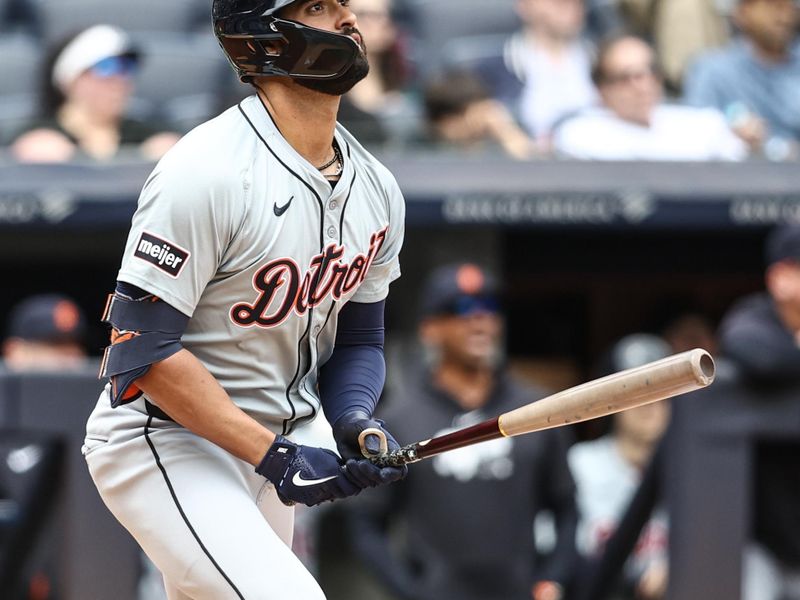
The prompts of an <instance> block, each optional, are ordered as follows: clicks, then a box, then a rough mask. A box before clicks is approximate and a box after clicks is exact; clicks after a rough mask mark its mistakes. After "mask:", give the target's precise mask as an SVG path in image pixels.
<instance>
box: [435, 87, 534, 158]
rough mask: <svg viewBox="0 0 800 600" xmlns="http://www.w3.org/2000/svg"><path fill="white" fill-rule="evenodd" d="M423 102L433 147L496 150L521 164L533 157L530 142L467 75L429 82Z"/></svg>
mask: <svg viewBox="0 0 800 600" xmlns="http://www.w3.org/2000/svg"><path fill="white" fill-rule="evenodd" d="M424 102H425V112H426V115H427V119H428V130H429V136H430V141H431V142H433V143H434V144H436V145H440V146H442V147H444V148H453V149H460V150H466V151H485V150H487V149H488V148H491V147H493V146H494V147H497V146H499V148H500V149H501V150H502V151H503V152H505V153H506V154H507V155H508V156H511V157H513V158H516V159H520V160H524V159H527V158H532V157H533V156H534V155H535V147H534V143H533V140H532V139H531V138H529V137H528V135H527V134H526V133H525V132H524V131H523V130H522V129H521V128H520V127H519V126H518V125H517V124H516V122H515V121H514V118H513V117H512V116H511V113H510V112H509V111H508V110H506V108H505V107H504V106H503V105H502V104H501V103H500V102H498V101H497V100H492V99H491V98H490V97H489V93H488V92H487V90H486V88H485V87H484V86H483V84H482V83H481V82H480V80H479V79H477V78H476V77H475V76H473V75H471V74H469V73H465V72H453V73H447V74H444V75H442V76H441V77H436V78H434V79H432V80H431V82H430V83H429V84H428V85H427V86H426V87H425V91H424Z"/></svg>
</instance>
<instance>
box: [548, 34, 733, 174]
mask: <svg viewBox="0 0 800 600" xmlns="http://www.w3.org/2000/svg"><path fill="white" fill-rule="evenodd" d="M592 75H593V79H594V81H595V83H596V84H597V87H598V89H599V91H600V96H601V99H602V104H603V106H602V107H600V108H595V109H587V110H585V111H583V112H582V113H580V114H578V115H576V116H574V117H572V118H570V119H568V120H567V121H565V122H564V123H563V124H562V125H561V126H560V127H559V128H558V129H557V130H556V132H555V149H556V151H557V152H558V153H560V154H562V155H565V156H567V157H572V158H579V159H589V160H676V161H680V160H686V161H692V160H741V159H743V158H745V156H746V155H747V148H746V146H745V144H744V143H743V142H742V141H741V140H740V139H739V138H738V137H737V136H736V135H735V134H734V133H733V132H732V131H731V130H730V128H729V127H728V125H727V123H726V122H725V118H724V116H723V115H722V114H721V113H719V112H718V111H716V110H714V109H701V108H693V107H687V106H673V105H667V104H664V103H663V101H662V99H663V94H664V89H663V82H662V79H661V75H660V72H659V68H658V65H657V64H656V57H655V53H654V52H653V49H652V48H651V47H650V46H649V45H648V44H647V42H645V41H644V40H642V39H640V38H637V37H633V36H628V35H624V36H621V37H616V38H612V39H611V40H609V41H608V42H606V43H605V44H604V45H603V46H602V47H601V48H600V51H599V53H598V56H597V59H596V62H595V65H594V68H593V71H592Z"/></svg>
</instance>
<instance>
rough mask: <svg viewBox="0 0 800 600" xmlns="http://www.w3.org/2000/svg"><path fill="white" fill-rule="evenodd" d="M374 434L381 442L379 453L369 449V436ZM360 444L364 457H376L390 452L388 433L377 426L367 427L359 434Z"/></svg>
mask: <svg viewBox="0 0 800 600" xmlns="http://www.w3.org/2000/svg"><path fill="white" fill-rule="evenodd" d="M370 435H374V436H376V437H377V438H378V440H379V443H380V450H379V451H378V453H377V454H374V453H372V452H370V451H369V450H368V449H367V437H368V436H370ZM358 446H359V447H360V448H361V454H362V455H363V456H364V458H369V459H375V458H379V457H381V456H385V455H387V454H388V453H389V440H387V439H386V434H385V433H384V432H383V431H382V430H380V429H378V428H377V427H367V428H366V429H365V430H364V431H362V432H361V433H360V434H358Z"/></svg>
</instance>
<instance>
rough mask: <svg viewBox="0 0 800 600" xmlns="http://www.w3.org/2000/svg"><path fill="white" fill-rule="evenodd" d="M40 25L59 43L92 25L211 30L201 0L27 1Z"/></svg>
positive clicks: (169, 29)
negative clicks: (127, 0)
mask: <svg viewBox="0 0 800 600" xmlns="http://www.w3.org/2000/svg"><path fill="white" fill-rule="evenodd" d="M27 1H28V2H32V3H33V5H34V7H35V8H36V11H37V13H38V17H39V20H40V22H41V29H42V33H43V35H44V38H45V39H46V40H48V41H49V42H53V41H57V40H60V39H61V38H63V37H64V36H66V35H69V34H71V33H74V32H76V31H79V30H81V29H83V28H85V27H88V26H90V25H96V24H98V23H108V24H111V25H118V26H119V27H122V28H123V29H126V30H127V31H129V32H136V31H176V32H187V31H191V30H193V29H196V28H197V27H198V26H199V25H203V24H206V25H207V27H208V29H209V30H210V29H211V16H210V8H209V6H210V3H209V2H198V0H136V2H115V1H110V0H69V1H68V2H67V1H65V0H27Z"/></svg>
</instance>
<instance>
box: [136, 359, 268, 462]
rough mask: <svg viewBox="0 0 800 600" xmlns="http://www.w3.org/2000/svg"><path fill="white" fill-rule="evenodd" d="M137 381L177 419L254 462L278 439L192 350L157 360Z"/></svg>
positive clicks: (160, 405)
mask: <svg viewBox="0 0 800 600" xmlns="http://www.w3.org/2000/svg"><path fill="white" fill-rule="evenodd" d="M136 384H137V385H138V386H139V388H140V389H141V390H142V391H143V392H144V393H145V394H147V395H148V396H149V397H150V398H151V399H152V400H153V401H154V402H155V403H156V404H158V406H159V407H160V408H161V409H162V410H163V411H164V412H166V413H167V414H168V415H169V416H170V417H172V418H173V419H174V420H175V421H176V422H177V423H180V424H181V425H183V426H184V427H186V428H187V429H189V430H190V431H193V432H194V433H196V434H197V435H199V436H202V437H204V438H205V439H207V440H209V441H211V442H213V443H214V444H216V445H218V446H220V447H221V448H223V449H225V450H227V451H228V452H230V453H231V454H233V455H234V456H236V457H238V458H241V459H242V460H245V461H247V462H248V463H250V464H251V465H253V466H255V465H258V463H259V462H260V461H261V459H263V458H264V454H265V453H266V451H267V449H268V448H269V447H270V446H271V445H272V442H273V441H274V440H275V434H274V433H272V432H271V431H269V430H268V429H267V428H266V427H264V426H262V425H261V424H259V423H258V422H257V421H256V420H255V419H253V418H251V417H249V416H248V415H247V414H245V413H244V412H243V411H242V410H241V409H240V408H239V407H237V406H236V405H235V404H234V403H233V402H232V401H231V399H230V397H229V396H228V394H227V393H226V392H225V390H224V389H222V386H221V385H220V384H219V383H218V382H217V380H216V379H214V376H213V375H211V373H209V372H208V369H206V368H205V366H203V364H202V363H201V362H200V361H199V360H198V359H197V358H196V357H195V356H194V355H193V354H192V353H191V352H189V351H188V350H181V351H180V352H178V353H177V354H174V355H172V356H170V357H169V358H167V359H166V360H163V361H161V362H158V363H155V364H153V365H152V367H151V368H150V370H149V371H148V372H147V373H146V374H145V375H143V376H142V377H140V378H139V379H138V380H137V381H136Z"/></svg>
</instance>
